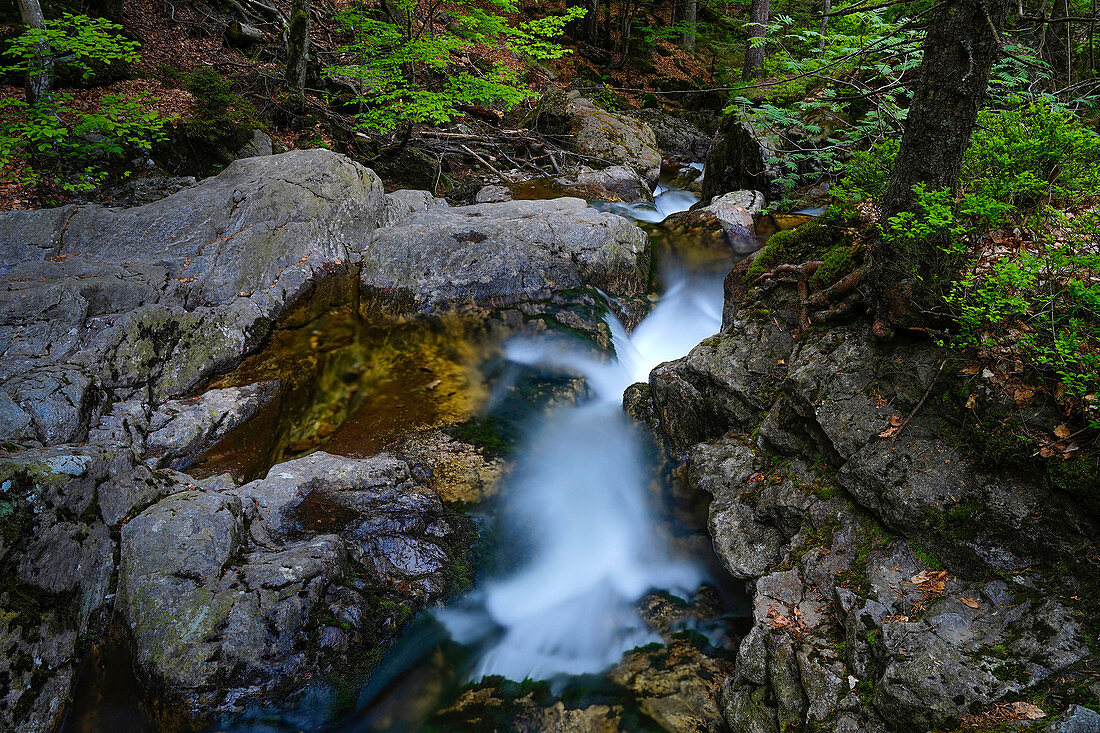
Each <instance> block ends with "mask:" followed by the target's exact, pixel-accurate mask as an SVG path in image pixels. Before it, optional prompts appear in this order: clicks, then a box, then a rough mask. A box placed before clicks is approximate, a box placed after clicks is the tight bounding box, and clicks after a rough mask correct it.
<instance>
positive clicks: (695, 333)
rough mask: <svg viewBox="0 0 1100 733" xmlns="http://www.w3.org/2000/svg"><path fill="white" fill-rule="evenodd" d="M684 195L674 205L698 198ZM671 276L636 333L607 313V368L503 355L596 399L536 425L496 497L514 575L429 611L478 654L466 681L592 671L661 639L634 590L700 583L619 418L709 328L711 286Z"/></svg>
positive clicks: (531, 345) (512, 348) (713, 317)
mask: <svg viewBox="0 0 1100 733" xmlns="http://www.w3.org/2000/svg"><path fill="white" fill-rule="evenodd" d="M675 193H683V192H675ZM687 196H688V197H691V198H690V200H687V198H685V202H686V205H684V206H682V207H681V209H680V210H682V208H686V207H687V206H688V205H690V204H691V203H693V202H694V201H695V200H696V197H693V196H692V195H691V194H687ZM657 198H658V201H660V200H661V195H658V197H657ZM631 208H632V209H635V207H631ZM635 211H636V209H635ZM632 213H633V212H632ZM661 218H663V216H662V217H661ZM668 279H670V280H672V285H671V287H669V288H668V290H667V292H666V293H665V295H664V296H663V298H662V299H661V300H660V302H659V303H658V304H657V306H656V307H655V308H654V310H653V311H652V312H651V313H650V314H649V316H648V317H647V318H646V319H645V320H644V321H643V322H642V323H641V324H640V325H639V326H638V327H637V328H636V329H635V330H634V332H633V334H629V335H628V334H627V332H626V329H624V328H623V326H622V324H621V323H619V321H618V320H616V319H615V318H614V317H613V316H608V323H609V325H610V326H611V329H612V333H613V338H614V345H615V353H616V355H617V358H615V359H612V360H600V359H599V358H598V357H594V356H593V355H592V354H591V353H590V351H585V350H583V349H581V348H579V347H578V345H577V344H575V343H571V342H569V341H566V340H564V339H537V340H533V339H523V340H514V341H512V342H510V343H509V344H507V346H506V354H507V356H508V358H509V359H511V360H512V361H514V362H517V363H519V364H525V365H530V366H537V367H541V368H544V369H552V370H558V371H562V372H566V373H571V374H578V375H581V376H583V377H584V378H585V380H586V383H587V385H588V387H589V391H590V393H591V395H592V397H591V399H590V400H589V401H587V402H585V403H583V404H580V405H578V406H575V407H567V408H561V409H558V410H557V411H555V412H553V413H551V414H550V415H548V416H546V418H545V419H544V420H543V422H542V424H541V425H540V426H539V427H538V428H537V429H536V430H534V431H533V433H532V434H531V436H530V437H529V439H528V440H527V441H526V444H525V446H524V447H523V449H522V451H521V455H520V457H519V458H518V460H517V463H516V468H515V470H514V472H513V474H512V475H511V477H510V479H509V481H508V485H507V486H506V487H505V489H504V492H503V494H504V496H505V497H506V504H505V506H504V511H503V513H502V514H503V517H504V522H505V541H504V544H505V545H506V546H508V547H511V548H516V547H522V548H525V549H526V550H527V552H526V554H524V555H523V558H522V562H520V563H519V567H518V568H517V569H516V570H514V571H513V572H512V573H511V574H510V575H507V576H505V577H502V578H498V579H496V580H490V581H487V582H486V583H485V584H484V585H483V586H482V588H481V589H480V590H479V591H477V592H476V593H475V594H473V595H471V596H470V597H469V598H468V599H467V602H466V603H464V604H460V605H459V606H456V607H452V608H450V609H445V610H443V611H441V612H439V614H438V616H439V618H440V620H441V621H442V622H443V623H444V625H445V626H446V627H447V629H448V631H449V632H450V634H451V635H452V637H453V638H454V640H455V641H457V642H459V643H461V644H465V645H479V652H478V654H477V661H476V663H475V667H474V669H473V672H472V677H473V678H474V679H479V678H481V677H483V676H486V675H503V676H504V677H507V678H509V679H513V680H522V679H524V678H531V679H550V678H554V677H558V676H561V675H577V674H586V673H596V672H601V671H603V670H605V669H607V668H608V667H610V666H612V665H613V664H615V663H617V662H618V661H619V660H620V659H621V658H622V655H623V653H624V652H625V651H627V650H629V649H631V648H634V647H637V646H640V645H642V644H646V643H648V642H650V641H654V640H657V636H656V634H655V633H654V632H652V631H650V630H649V629H647V628H646V626H645V625H644V623H643V622H642V619H641V618H640V616H639V614H638V612H637V610H636V603H637V601H638V600H639V599H640V598H641V597H642V596H643V595H645V594H646V593H647V592H649V591H651V590H654V589H661V590H668V591H670V592H674V593H678V594H689V593H691V592H692V591H694V590H695V588H697V587H698V585H699V583H700V582H701V581H702V580H703V579H704V573H703V571H702V569H701V568H700V567H699V565H698V564H697V563H695V562H694V561H692V560H690V559H687V558H682V557H677V556H675V555H674V554H673V553H672V552H671V551H670V549H669V548H668V547H667V545H666V543H665V542H664V541H663V540H662V539H661V535H660V533H659V531H658V528H657V526H656V523H655V519H654V516H653V512H652V508H651V507H650V506H649V503H648V492H647V486H648V484H649V481H650V477H651V472H650V471H651V466H650V465H649V464H648V463H647V460H646V457H645V452H644V450H643V443H642V440H641V437H640V435H639V433H638V431H637V428H636V427H635V426H634V425H633V424H632V423H631V422H630V420H629V419H628V418H627V417H626V416H625V415H624V414H623V411H622V394H623V390H624V389H625V388H626V387H627V386H629V385H630V384H632V383H634V382H637V381H642V380H646V379H648V376H649V372H650V370H651V369H652V368H653V367H655V366H656V365H658V364H660V363H661V362H664V361H668V360H670V359H675V358H678V357H680V356H683V355H684V354H686V353H687V352H688V350H690V349H691V347H693V346H694V345H695V344H696V343H698V342H699V341H700V340H702V339H704V338H706V337H707V336H710V335H712V334H714V333H716V332H717V331H718V329H719V326H720V323H721V302H722V289H721V281H720V278H717V277H711V278H708V279H700V278H692V277H690V276H689V275H686V274H679V275H678V276H677V275H673V276H671V277H669V278H668ZM514 551H517V552H518V550H514Z"/></svg>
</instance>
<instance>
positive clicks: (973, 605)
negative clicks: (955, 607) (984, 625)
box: [959, 596, 978, 608]
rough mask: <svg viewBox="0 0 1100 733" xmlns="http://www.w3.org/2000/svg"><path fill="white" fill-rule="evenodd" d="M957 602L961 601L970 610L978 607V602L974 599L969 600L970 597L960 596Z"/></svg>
mask: <svg viewBox="0 0 1100 733" xmlns="http://www.w3.org/2000/svg"><path fill="white" fill-rule="evenodd" d="M959 600H961V601H962V602H963V603H965V604H966V605H968V606H970V607H971V608H977V607H978V601H977V600H976V599H974V598H971V597H970V596H960V597H959Z"/></svg>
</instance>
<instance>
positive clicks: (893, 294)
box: [866, 0, 1009, 325]
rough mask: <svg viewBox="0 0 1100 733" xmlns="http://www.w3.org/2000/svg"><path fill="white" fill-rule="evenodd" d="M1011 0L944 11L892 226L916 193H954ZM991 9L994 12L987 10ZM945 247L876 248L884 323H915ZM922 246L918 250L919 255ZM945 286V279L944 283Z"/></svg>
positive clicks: (950, 3) (900, 160)
mask: <svg viewBox="0 0 1100 733" xmlns="http://www.w3.org/2000/svg"><path fill="white" fill-rule="evenodd" d="M1008 3H1009V0H992V1H991V2H988V3H986V2H985V1H984V0H945V1H944V2H943V3H942V4H941V5H938V6H936V10H935V11H934V12H933V15H932V17H931V18H930V20H929V23H928V30H927V34H926V36H925V39H924V58H923V60H922V61H921V65H920V68H919V69H918V71H917V79H916V84H915V87H914V90H913V101H912V103H911V104H910V106H909V114H908V117H907V119H906V122H905V133H904V134H903V135H902V138H901V148H900V149H899V151H898V155H897V158H896V159H895V161H894V169H893V171H892V172H891V175H890V179H889V182H888V183H887V187H886V192H885V193H884V194H883V197H882V202H881V206H880V220H881V222H882V223H883V225H884V226H886V223H887V222H888V221H889V219H890V218H891V217H893V216H896V215H897V214H899V213H901V212H905V211H912V210H913V206H914V203H915V195H914V193H913V187H914V186H915V185H917V184H924V185H925V186H926V187H927V189H929V190H944V189H946V190H949V191H954V190H955V189H956V187H957V185H958V182H959V172H960V170H961V168H962V159H963V154H964V153H965V152H966V149H967V147H969V145H970V134H971V132H972V131H973V129H974V123H975V121H976V119H977V116H978V111H979V110H980V109H981V106H982V102H983V101H984V100H985V94H986V88H987V86H988V84H989V72H990V68H991V67H992V66H993V62H994V61H995V60H996V59H997V58H998V56H999V55H1000V52H1001V43H1002V42H1001V29H1002V27H1003V26H1004V22H1005V18H1006V16H1007V15H1008ZM987 10H988V12H987ZM940 244H941V243H940V242H936V241H929V242H922V243H919V244H917V245H908V246H902V245H899V244H898V243H896V242H892V241H891V238H890V237H888V236H884V237H880V238H879V241H878V242H876V243H875V245H874V247H873V248H872V251H871V255H870V258H869V263H868V267H867V281H866V284H867V291H868V292H867V297H868V300H869V301H870V302H871V304H872V306H873V307H874V309H875V312H876V316H877V317H878V318H879V320H880V321H885V322H886V323H887V324H892V325H915V324H916V323H918V322H919V321H920V318H919V311H921V310H922V309H925V308H926V307H927V306H928V305H930V304H931V303H932V302H933V301H934V299H935V296H936V292H935V291H936V290H937V285H936V283H937V281H938V280H940V278H941V277H942V276H944V275H947V276H950V275H951V274H952V273H950V272H945V271H944V268H945V267H948V266H949V265H950V263H948V262H945V260H944V255H943V251H942V250H941V249H940V246H939V245H940ZM914 248H915V251H914ZM941 282H942V280H941Z"/></svg>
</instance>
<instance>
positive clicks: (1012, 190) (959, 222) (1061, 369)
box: [887, 102, 1100, 396]
mask: <svg viewBox="0 0 1100 733" xmlns="http://www.w3.org/2000/svg"><path fill="white" fill-rule="evenodd" d="M961 187H962V196H961V200H960V201H959V202H958V204H957V206H956V202H955V201H953V200H951V198H950V197H949V196H948V195H947V194H946V193H945V192H929V191H924V190H923V189H922V190H919V191H918V192H917V193H918V196H917V204H918V207H917V208H918V209H919V211H918V212H917V213H916V214H902V215H899V216H898V217H895V219H892V220H891V221H890V222H889V223H888V226H887V236H890V237H893V238H895V240H897V241H901V242H905V241H909V240H914V239H918V238H923V239H925V240H927V239H928V238H933V239H935V240H936V241H937V243H938V244H939V247H940V251H942V252H944V253H945V254H946V255H947V256H948V257H950V258H951V260H952V261H958V262H959V264H960V268H959V270H958V271H959V272H960V274H959V275H958V276H957V278H956V279H955V280H954V282H953V283H951V285H950V287H949V289H948V290H947V292H946V296H945V302H946V304H947V307H948V310H949V312H950V314H951V316H952V317H953V319H954V320H955V323H956V326H955V327H954V328H953V329H952V330H951V331H950V333H949V335H948V337H947V338H945V339H944V341H943V342H944V343H946V344H949V345H953V346H957V347H958V346H963V347H992V346H994V345H996V343H997V342H998V340H999V339H1000V338H1002V337H1004V336H1005V335H1006V334H1007V335H1008V336H1009V337H1010V338H1011V339H1012V340H1013V341H1014V343H1016V344H1019V348H1020V349H1021V350H1022V352H1023V355H1024V356H1025V358H1026V360H1027V363H1028V366H1030V367H1031V368H1032V369H1033V370H1035V371H1037V372H1038V375H1039V376H1040V377H1045V378H1046V379H1048V380H1050V381H1051V382H1055V383H1060V384H1061V385H1063V387H1064V389H1065V390H1066V392H1067V393H1069V394H1071V395H1077V396H1083V395H1086V394H1089V393H1095V392H1096V391H1097V390H1100V280H1098V277H1097V274H1098V273H1100V255H1097V254H1096V253H1094V252H1092V251H1090V250H1089V248H1088V247H1087V246H1085V245H1087V243H1089V242H1095V241H1097V236H1098V235H1100V212H1097V211H1095V210H1086V211H1083V212H1080V213H1077V214H1075V215H1073V218H1070V217H1069V216H1068V215H1067V214H1064V213H1059V210H1058V209H1055V208H1054V207H1056V206H1057V207H1058V208H1059V209H1072V208H1073V207H1076V206H1078V205H1080V204H1081V203H1082V202H1084V201H1086V200H1087V199H1090V198H1092V197H1094V196H1095V195H1096V192H1097V191H1098V190H1100V135H1097V133H1096V132H1094V131H1093V130H1091V129H1089V128H1088V127H1087V126H1086V125H1085V124H1084V123H1083V122H1082V121H1081V120H1080V119H1079V118H1077V117H1076V116H1074V115H1073V114H1072V113H1070V112H1069V111H1067V110H1066V109H1064V108H1062V107H1060V106H1058V105H1051V104H1048V103H1042V102H1039V103H1031V104H1027V105H1023V106H1021V107H1019V108H1018V109H1015V110H1000V111H997V112H987V113H984V114H983V115H982V118H981V119H980V121H979V128H978V130H977V132H975V134H974V137H973V143H972V145H971V148H970V150H969V151H968V152H967V155H966V158H965V161H964V165H963V173H962V179H961ZM1016 226H1019V227H1026V228H1028V229H1030V230H1031V231H1032V233H1033V236H1034V240H1035V241H1036V246H1035V247H1033V248H1031V249H1021V250H1020V251H1019V252H1018V253H1016V254H1014V255H1013V256H1009V257H1002V258H998V259H995V260H993V261H992V262H989V263H986V262H983V261H981V260H980V259H978V258H977V257H973V259H972V260H971V261H969V262H962V261H961V257H962V254H963V253H964V252H965V241H966V240H967V239H968V238H971V237H973V236H974V234H975V233H977V232H982V231H988V230H992V229H1008V228H1010V227H1016ZM1055 233H1056V234H1057V236H1055Z"/></svg>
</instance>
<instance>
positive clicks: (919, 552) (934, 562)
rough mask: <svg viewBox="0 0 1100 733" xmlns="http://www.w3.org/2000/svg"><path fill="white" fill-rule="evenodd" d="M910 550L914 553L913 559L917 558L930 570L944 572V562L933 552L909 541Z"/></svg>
mask: <svg viewBox="0 0 1100 733" xmlns="http://www.w3.org/2000/svg"><path fill="white" fill-rule="evenodd" d="M909 549H910V550H911V551H912V553H913V557H915V558H917V560H918V561H919V562H920V563H921V564H922V565H924V566H925V567H926V568H928V569H929V570H943V562H941V561H940V559H939V558H938V557H936V555H935V554H934V553H932V551H930V550H928V549H926V548H925V547H923V546H922V545H918V544H917V543H916V542H913V541H912V540H909Z"/></svg>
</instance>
